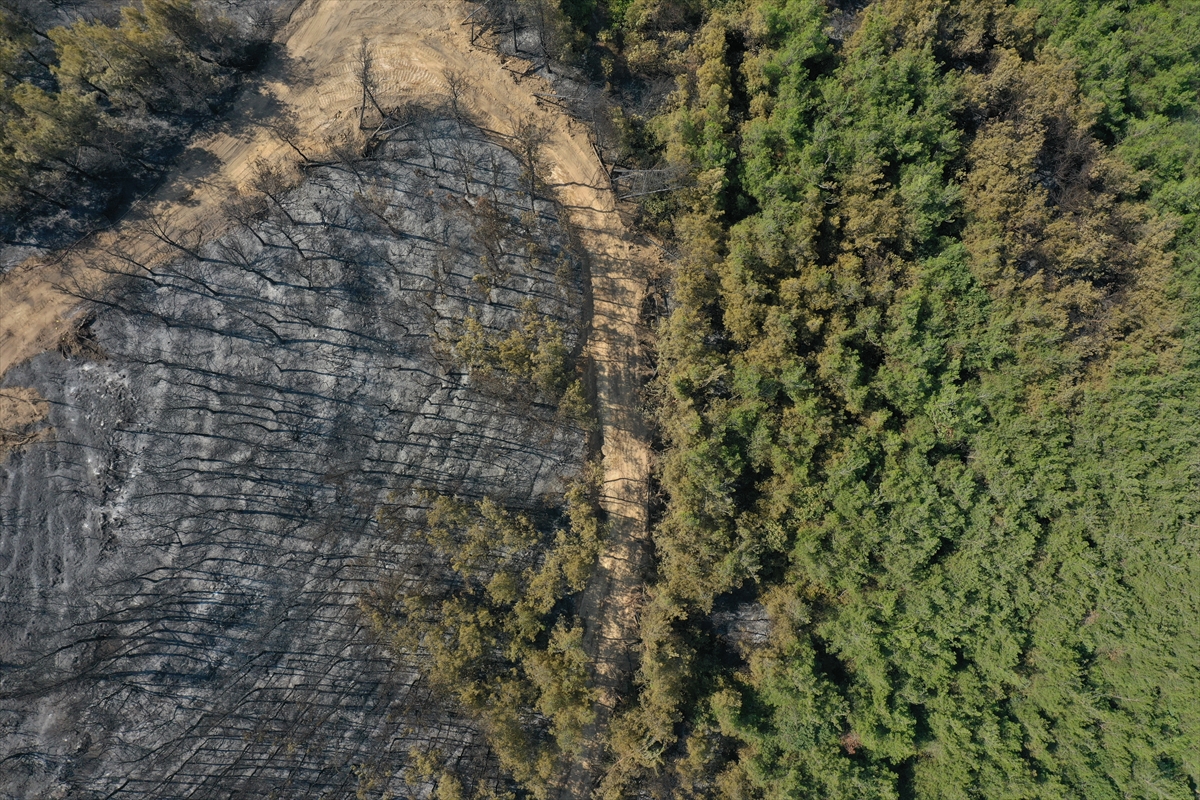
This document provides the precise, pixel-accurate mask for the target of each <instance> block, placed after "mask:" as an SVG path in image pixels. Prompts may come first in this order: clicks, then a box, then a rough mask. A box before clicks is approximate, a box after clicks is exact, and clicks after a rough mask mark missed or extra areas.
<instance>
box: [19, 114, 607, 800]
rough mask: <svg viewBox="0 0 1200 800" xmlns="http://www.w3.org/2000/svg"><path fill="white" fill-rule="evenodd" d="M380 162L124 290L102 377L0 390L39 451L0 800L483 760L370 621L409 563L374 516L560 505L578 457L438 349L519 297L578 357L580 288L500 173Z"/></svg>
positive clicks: (84, 375)
mask: <svg viewBox="0 0 1200 800" xmlns="http://www.w3.org/2000/svg"><path fill="white" fill-rule="evenodd" d="M397 137H402V138H403V139H404V141H400V140H399V139H397V140H393V141H392V142H390V143H387V144H385V145H383V146H381V147H380V148H378V150H377V151H376V152H375V154H374V155H373V156H371V157H369V158H366V159H364V160H361V161H357V162H355V163H351V164H342V165H338V166H331V167H322V168H319V169H312V170H309V172H308V174H307V176H306V180H305V182H304V183H303V184H302V185H301V186H300V187H299V188H296V189H294V190H291V191H289V192H287V193H285V194H282V195H279V198H280V201H281V202H280V203H274V202H271V201H270V200H269V199H261V198H260V200H259V201H255V202H246V203H241V204H238V203H234V204H232V205H231V209H232V211H231V214H232V216H235V217H239V218H240V219H241V220H242V222H243V223H244V224H239V225H236V226H235V228H234V230H233V231H232V232H231V233H229V234H228V235H226V236H225V237H224V238H223V239H222V240H221V241H219V242H215V243H210V244H206V245H204V246H202V247H200V248H199V249H198V250H196V252H195V255H194V256H187V257H185V258H183V259H182V260H180V261H179V262H177V263H174V264H171V265H169V266H165V267H161V268H157V269H155V270H153V271H152V272H150V273H143V274H142V276H141V277H138V278H135V279H130V280H125V281H122V282H120V283H119V284H118V285H117V286H116V287H115V288H114V289H113V290H111V291H109V292H108V293H107V294H106V295H105V296H104V297H103V298H100V302H99V304H98V305H97V306H96V309H97V310H96V316H95V321H94V322H93V323H92V324H91V327H90V335H91V336H92V337H93V338H92V340H91V342H90V343H91V345H92V346H91V347H88V348H82V349H83V350H85V351H86V350H89V349H91V350H95V349H99V350H101V351H102V352H103V354H104V356H103V357H100V358H97V357H94V356H86V355H85V356H79V355H76V356H70V357H65V356H63V355H61V354H58V353H47V354H43V355H42V356H39V357H38V358H36V359H35V360H34V361H33V362H31V363H28V364H26V365H24V366H22V367H20V368H18V369H16V370H13V371H12V372H11V373H10V374H9V375H7V376H6V379H5V383H6V384H7V385H14V386H15V385H28V386H34V387H36V388H37V389H38V390H39V391H40V392H41V393H42V394H43V395H44V396H45V397H46V398H47V399H48V400H49V401H50V403H51V407H52V411H51V418H50V423H51V424H52V425H53V428H54V433H53V435H52V436H51V437H50V438H49V439H48V440H46V441H43V442H39V443H35V444H33V445H30V446H28V447H27V448H25V449H23V450H21V451H18V452H16V453H14V454H13V455H11V456H10V457H9V459H8V460H7V462H6V463H4V464H2V465H0V671H2V672H0V798H5V800H8V799H9V798H13V799H14V800H15V799H16V798H22V799H23V798H30V797H70V798H102V797H114V798H166V797H179V798H185V797H194V798H217V797H221V798H233V797H251V796H253V797H255V798H267V797H304V798H320V797H329V798H333V797H339V798H340V797H353V796H354V795H355V793H356V792H357V791H359V790H360V789H361V790H364V791H366V792H367V796H372V797H377V796H383V794H384V793H385V792H388V791H390V792H392V793H393V794H395V795H399V796H405V795H408V794H410V793H412V791H413V790H412V789H409V788H407V787H406V785H405V784H404V781H403V776H402V775H401V774H398V770H399V769H400V767H401V765H402V764H403V763H404V760H405V756H406V754H407V753H408V752H409V750H410V748H413V747H416V748H418V749H428V748H431V747H439V748H440V750H441V752H442V754H443V755H445V756H449V757H454V756H455V754H458V756H459V757H461V758H467V759H473V760H480V759H484V758H486V754H485V753H484V751H483V748H482V745H481V744H480V742H479V740H478V739H477V738H476V737H474V736H473V735H472V734H471V733H470V730H469V726H467V725H466V723H465V722H464V721H463V720H461V719H457V718H455V717H454V715H453V714H451V713H449V712H447V711H446V710H445V709H443V708H442V707H441V706H439V705H438V704H437V703H436V702H434V701H433V700H432V699H431V697H430V696H429V693H428V691H427V689H426V688H425V687H424V686H423V685H422V684H421V683H420V682H419V681H417V680H416V678H415V676H414V675H412V674H406V673H404V672H402V671H398V670H397V669H396V668H395V667H394V665H393V663H392V662H391V660H390V659H389V658H388V655H387V653H386V652H385V651H384V650H383V648H381V647H380V646H378V645H377V644H375V643H373V642H372V641H371V639H370V636H369V635H368V634H367V633H366V632H365V631H364V629H363V627H362V625H361V620H360V617H359V613H358V610H357V606H356V602H357V599H358V597H359V596H360V595H361V593H362V592H363V591H364V590H365V589H366V588H367V587H369V586H371V585H373V584H374V583H375V582H377V581H379V580H380V579H382V578H384V577H386V576H387V575H388V574H389V573H392V572H395V571H399V570H403V569H404V563H405V553H406V545H405V543H404V542H398V541H390V540H387V539H385V538H384V537H382V536H381V535H380V534H379V532H378V529H377V526H376V524H375V522H374V511H375V509H376V507H377V505H378V504H379V503H380V502H386V501H387V498H388V497H389V492H390V491H392V490H396V491H397V495H395V496H396V497H398V498H399V499H400V502H404V501H405V499H406V498H407V497H409V496H410V495H409V492H410V491H411V490H413V489H418V488H433V489H437V490H440V491H450V492H457V493H461V494H464V495H468V496H480V495H485V494H487V495H491V496H499V497H502V498H504V499H505V501H506V502H508V503H511V504H514V505H533V504H535V503H537V502H539V499H540V498H542V497H544V496H551V497H552V496H554V495H556V494H558V493H559V492H560V491H561V488H562V484H561V479H562V477H563V476H569V475H572V474H574V473H575V472H576V471H577V470H578V466H579V463H580V460H581V458H582V444H583V438H584V437H583V435H582V433H581V432H580V431H579V430H576V429H572V428H570V427H569V426H564V425H563V424H562V422H561V421H560V420H559V419H558V418H557V416H556V412H555V410H554V409H553V408H551V407H549V406H547V405H546V404H544V403H540V402H537V401H536V400H535V399H532V398H527V397H521V396H519V395H521V394H522V392H520V391H519V390H518V391H516V392H513V393H512V394H506V391H508V390H510V389H511V387H510V386H508V385H506V384H494V385H492V386H491V387H481V386H479V385H478V384H477V383H473V381H472V378H471V376H470V375H468V374H467V373H466V371H465V370H463V369H462V368H461V367H460V366H458V365H457V364H456V363H455V360H454V358H453V355H452V352H451V350H452V348H451V343H452V341H453V338H454V336H455V333H456V331H457V330H459V328H460V326H461V322H462V320H463V319H464V318H465V317H466V316H467V315H468V314H475V315H476V316H477V317H478V318H479V319H480V320H481V321H482V322H483V323H484V324H485V325H486V326H487V327H489V328H490V329H494V330H498V329H502V328H507V327H512V326H514V325H515V324H517V323H516V321H517V319H518V316H519V314H520V310H519V309H520V306H521V303H522V302H523V301H525V300H527V299H528V298H536V299H537V300H538V307H539V309H540V310H541V311H542V312H543V313H546V314H550V315H552V316H556V317H558V318H559V319H560V320H561V321H562V323H563V325H564V327H565V328H567V329H568V330H571V331H574V332H575V333H573V334H572V335H573V337H575V338H574V340H573V341H572V342H571V343H572V344H573V345H574V346H575V347H578V346H579V344H580V343H579V342H578V335H579V334H578V331H579V330H580V329H581V325H580V318H579V309H581V308H583V307H584V304H583V301H582V294H581V292H582V290H583V289H582V287H583V286H584V285H585V284H586V281H585V277H586V276H585V275H584V273H583V269H582V266H581V263H580V260H579V259H578V258H577V257H575V256H574V255H572V251H571V247H570V243H569V236H568V234H567V233H566V232H565V231H564V229H563V227H562V225H561V224H560V223H559V219H558V216H557V214H556V212H555V209H554V208H553V207H552V206H550V205H549V204H547V203H545V202H542V201H538V202H536V204H535V210H534V211H530V198H529V196H528V195H527V194H525V193H524V192H523V190H522V188H520V187H522V186H526V185H527V183H523V182H522V175H521V166H520V164H519V163H518V162H517V161H516V160H515V159H514V158H513V157H512V156H511V155H509V153H507V152H506V151H504V150H503V149H501V148H499V147H498V146H496V145H495V144H493V143H490V142H488V141H487V140H486V139H485V138H484V137H483V136H482V135H480V134H479V133H478V132H477V131H474V130H472V129H469V128H466V127H464V126H463V125H462V124H461V123H454V122H452V121H450V120H441V119H435V118H432V117H427V118H426V119H425V121H424V122H422V123H421V124H414V125H411V126H410V127H408V128H406V129H404V130H402V131H400V132H398V134H397ZM435 165H436V166H435ZM465 190H469V193H468V192H467V191H465ZM480 203H487V204H488V205H487V206H486V211H487V213H479V209H480ZM180 244H181V245H183V246H185V247H191V244H190V243H186V242H181V243H180ZM88 334H89V330H84V331H83V333H82V334H81V335H83V336H87V335H88Z"/></svg>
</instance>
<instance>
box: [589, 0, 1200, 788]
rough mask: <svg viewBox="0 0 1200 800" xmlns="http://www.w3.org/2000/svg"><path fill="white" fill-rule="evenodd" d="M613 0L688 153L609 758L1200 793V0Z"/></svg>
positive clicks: (681, 780)
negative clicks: (629, 653) (636, 576)
mask: <svg viewBox="0 0 1200 800" xmlns="http://www.w3.org/2000/svg"><path fill="white" fill-rule="evenodd" d="M597 13H598V14H599V13H600V12H597ZM607 13H608V15H609V17H608V20H609V22H608V25H609V27H608V28H606V29H605V30H604V31H603V32H601V33H600V36H601V38H602V39H603V40H604V41H606V42H608V43H609V45H610V49H611V52H612V53H614V54H615V55H614V56H613V57H612V58H611V60H610V62H609V63H610V70H611V71H612V72H613V74H618V73H619V71H620V70H622V69H623V70H627V71H628V72H629V74H631V75H634V76H637V75H642V76H650V75H652V74H653V73H654V72H655V71H657V72H658V73H662V74H668V75H670V76H671V77H672V78H673V79H674V91H673V93H672V94H671V95H670V97H669V98H668V100H667V103H666V107H665V109H664V110H663V111H662V112H661V113H659V114H656V115H654V116H652V117H648V118H644V119H630V120H629V121H628V122H627V126H628V127H629V128H630V129H631V130H633V131H639V130H640V131H641V133H640V135H641V136H642V137H644V139H645V140H646V141H647V142H648V143H649V144H648V145H643V151H644V152H645V151H646V149H647V148H650V150H649V152H648V155H645V156H643V158H647V159H652V158H660V159H662V160H663V161H664V162H665V163H667V164H669V165H671V166H672V167H674V168H676V169H677V170H679V171H682V172H683V173H685V174H686V175H688V176H689V180H687V181H686V182H684V183H682V184H681V185H680V186H679V187H678V188H677V189H676V190H675V191H672V192H669V193H662V194H659V195H656V196H655V197H653V198H647V199H646V200H644V201H643V203H644V206H643V214H644V217H643V222H644V224H645V225H647V226H648V227H650V228H652V229H653V230H655V231H658V232H660V233H662V234H664V235H666V236H668V237H669V239H670V241H671V242H672V246H673V247H674V248H676V250H677V252H678V259H677V260H676V262H675V263H673V264H672V268H673V271H672V276H671V288H670V292H671V294H670V302H671V310H670V313H669V315H668V316H667V318H665V319H664V320H663V321H662V323H661V327H660V329H659V338H658V353H657V356H658V359H659V362H658V376H657V378H656V380H655V382H654V383H653V385H652V387H651V390H652V399H653V408H654V413H655V414H656V418H657V423H658V425H659V427H660V430H661V435H662V437H663V442H664V446H663V452H662V454H661V471H660V475H659V478H660V480H661V486H662V490H663V493H664V495H665V507H664V509H663V512H662V518H661V521H660V522H659V524H658V525H657V528H656V530H655V532H654V546H655V551H656V554H657V573H656V575H655V576H654V577H653V579H652V582H651V589H650V596H651V600H650V602H649V604H648V606H647V608H646V610H645V612H644V615H643V619H642V633H643V652H642V658H643V662H642V666H641V670H640V672H639V675H638V689H637V691H638V695H637V698H636V700H635V701H634V702H633V703H632V704H631V705H630V707H629V708H628V709H626V710H625V712H624V713H623V715H622V716H621V717H620V718H619V719H618V721H617V722H616V723H615V725H614V730H613V734H612V735H613V741H612V748H613V767H612V769H611V770H610V771H609V774H608V776H607V778H606V780H605V784H604V785H603V786H602V789H603V790H604V791H606V792H607V796H611V797H617V796H622V795H625V794H627V793H630V792H632V791H633V787H639V786H640V787H643V788H642V790H643V791H650V792H651V793H652V794H654V795H655V796H659V797H729V798H813V799H814V800H817V799H821V800H830V799H832V798H847V800H849V798H858V799H861V798H913V797H920V798H1081V799H1082V798H1087V799H1088V800H1097V798H1132V797H1138V798H1141V797H1145V798H1150V797H1158V798H1181V799H1182V798H1192V797H1195V796H1197V791H1200V703H1198V702H1197V698H1198V697H1200V623H1198V621H1200V528H1198V527H1197V526H1198V525H1200V497H1198V496H1197V487H1198V486H1200V480H1198V479H1200V474H1198V470H1200V441H1198V436H1197V432H1198V431H1197V423H1196V421H1197V420H1198V419H1200V360H1198V357H1200V350H1198V346H1200V329H1198V327H1197V323H1198V322H1200V317H1198V315H1197V314H1198V311H1200V308H1198V306H1197V300H1198V296H1197V295H1198V291H1200V230H1198V228H1197V211H1198V210H1200V99H1198V94H1200V4H1197V3H1196V2H1194V0H1182V1H1178V2H1177V1H1175V0H1169V1H1165V2H1141V3H1136V2H1135V3H1130V2H1108V1H1107V0H1094V1H1093V0H1086V1H1085V0H1079V1H1076V0H1022V1H1021V2H1017V3H1005V2H995V1H993V0H878V2H875V3H871V4H869V5H867V6H866V7H865V8H861V9H860V8H857V7H846V6H838V5H836V4H828V5H827V4H823V3H820V2H814V1H813V0H757V1H756V0H747V2H691V3H689V2H673V0H632V2H629V3H622V4H613V5H612V6H611V7H610V8H609V9H608V12H607ZM681 43H684V44H686V47H682V46H681ZM745 602H758V603H761V604H763V605H764V606H765V607H766V609H767V610H768V611H769V614H770V619H771V633H770V637H769V641H768V642H767V643H766V644H765V645H763V646H761V647H756V648H749V649H743V652H732V651H731V649H730V647H729V646H728V645H727V644H726V643H724V642H723V641H722V640H720V639H719V638H718V637H717V636H716V635H715V633H714V629H713V626H712V623H711V621H710V619H711V618H710V614H711V612H712V611H713V610H714V609H715V608H725V607H729V605H730V604H731V603H745ZM644 787H652V788H651V789H645V788H644Z"/></svg>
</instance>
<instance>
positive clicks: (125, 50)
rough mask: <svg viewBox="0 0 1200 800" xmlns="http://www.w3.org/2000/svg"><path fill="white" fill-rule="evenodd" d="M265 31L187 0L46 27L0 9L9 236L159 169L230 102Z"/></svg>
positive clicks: (2, 164) (1, 192)
mask: <svg viewBox="0 0 1200 800" xmlns="http://www.w3.org/2000/svg"><path fill="white" fill-rule="evenodd" d="M266 36H267V30H266V28H264V27H261V26H260V27H259V28H258V30H257V31H254V30H250V29H248V28H246V27H245V26H239V25H236V24H235V23H233V22H231V21H230V20H228V19H225V18H221V17H219V16H217V15H216V14H215V13H212V12H210V11H208V10H205V9H204V8H202V7H201V6H198V5H195V4H194V3H193V2H192V0H145V1H144V2H143V3H141V4H140V7H132V6H131V7H127V8H124V9H122V11H121V18H120V21H119V23H118V24H116V25H106V24H103V23H102V22H89V21H83V20H80V21H77V22H75V23H74V24H72V25H70V26H67V27H57V28H53V29H51V30H49V31H42V30H40V29H39V27H38V24H37V20H36V19H34V18H33V17H32V16H31V15H28V14H25V13H22V11H21V10H20V9H19V8H17V7H16V6H11V7H8V8H4V7H0V120H2V122H0V209H3V211H4V212H5V219H6V220H7V224H6V225H5V228H6V230H5V231H4V233H5V235H6V236H12V235H13V234H14V233H15V232H16V230H17V229H18V228H19V226H20V225H21V223H24V222H29V221H31V220H33V219H39V218H40V219H43V220H44V219H46V218H47V217H50V216H54V215H55V214H58V215H59V216H63V215H67V216H68V217H69V216H78V215H79V214H81V213H82V214H88V213H89V212H90V213H95V212H96V211H102V210H104V209H105V208H106V206H107V205H108V204H109V203H110V202H112V201H113V200H114V198H115V197H116V196H117V195H118V193H119V192H121V191H122V190H125V191H128V190H129V189H131V188H133V187H135V186H136V185H137V182H138V180H139V179H141V180H145V179H146V178H148V177H150V176H153V175H154V174H156V173H157V172H158V171H159V170H161V169H162V168H163V166H164V165H165V159H166V157H167V156H168V155H169V152H170V150H171V148H172V146H173V145H176V144H177V143H178V142H179V141H180V138H181V137H182V135H183V134H185V133H186V132H187V131H189V130H190V129H192V128H193V127H194V126H195V125H196V124H198V123H200V122H202V121H203V120H205V119H206V118H208V117H210V116H212V114H213V113H215V112H216V111H217V110H218V108H219V107H220V105H221V103H222V102H223V101H224V100H226V99H227V98H228V97H229V93H230V91H231V89H232V88H233V86H234V85H235V83H236V81H237V77H238V74H239V72H240V71H243V70H245V69H247V68H249V67H250V66H252V65H253V63H254V62H255V60H256V59H257V58H258V57H259V56H260V55H261V53H262V52H263V50H262V45H263V43H264V41H265V38H266Z"/></svg>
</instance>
